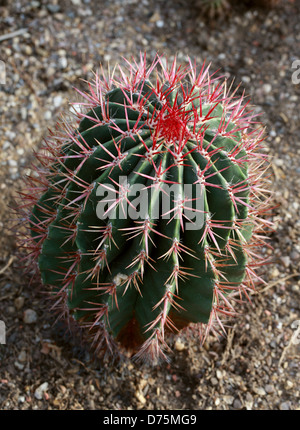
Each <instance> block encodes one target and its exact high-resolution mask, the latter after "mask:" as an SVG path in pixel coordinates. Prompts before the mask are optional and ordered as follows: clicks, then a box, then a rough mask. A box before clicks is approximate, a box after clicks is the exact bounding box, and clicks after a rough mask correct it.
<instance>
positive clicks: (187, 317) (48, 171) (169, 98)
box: [22, 55, 268, 360]
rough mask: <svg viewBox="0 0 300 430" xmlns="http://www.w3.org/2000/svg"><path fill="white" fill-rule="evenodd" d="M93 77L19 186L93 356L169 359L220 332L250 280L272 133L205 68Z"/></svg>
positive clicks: (62, 296) (60, 302) (65, 303)
mask: <svg viewBox="0 0 300 430" xmlns="http://www.w3.org/2000/svg"><path fill="white" fill-rule="evenodd" d="M125 61H126V66H125V68H124V67H123V68H121V67H119V68H115V70H114V72H113V73H109V72H108V73H107V74H104V73H103V71H102V69H101V73H99V74H98V73H95V74H94V80H93V81H92V82H90V83H88V92H86V93H85V92H81V91H79V90H77V91H78V93H79V94H80V97H82V102H81V103H76V106H77V110H76V114H75V119H74V118H72V119H68V120H67V119H65V118H63V119H62V120H61V121H60V122H59V123H58V124H57V126H56V130H55V131H53V132H51V133H50V135H49V137H48V138H47V139H46V140H45V145H44V148H43V150H42V151H41V152H40V153H39V154H38V156H37V159H38V165H36V167H33V170H32V174H31V175H30V176H29V178H28V190H27V192H24V193H22V197H23V200H24V201H25V204H24V202H23V208H24V209H25V212H26V215H25V217H24V219H25V222H26V223H27V225H28V226H29V235H28V238H27V241H25V242H24V244H25V246H26V247H27V248H28V249H29V251H30V252H29V253H28V254H29V259H30V265H31V266H32V262H33V261H34V262H36V263H37V268H38V271H39V273H40V275H41V279H42V282H43V284H44V286H45V287H46V289H47V291H49V294H50V297H51V298H52V299H53V303H52V304H51V309H53V310H55V311H56V312H57V313H58V317H59V318H63V319H66V320H68V321H69V322H71V321H72V322H74V321H75V322H76V325H77V326H78V327H80V328H81V329H82V331H83V332H85V334H86V335H87V338H88V339H89V342H90V344H91V346H92V348H93V349H94V350H95V351H96V353H101V352H102V351H109V352H112V353H114V351H118V350H119V349H120V348H121V349H122V347H125V348H133V350H134V354H135V357H137V358H143V357H149V358H150V360H156V359H158V358H166V357H167V355H168V350H170V347H169V345H168V336H167V335H168V333H169V332H170V331H171V332H175V333H176V331H179V330H181V329H182V328H184V327H196V328H197V329H198V328H200V330H199V333H200V335H201V336H202V337H203V336H204V337H205V336H206V335H207V333H209V332H211V331H213V332H220V331H223V330H224V325H223V321H224V318H225V319H226V318H228V317H230V316H233V315H234V314H235V310H234V307H233V304H234V300H240V298H241V295H242V293H245V294H246V296H247V291H248V290H250V289H251V288H253V287H254V285H253V284H254V281H255V278H257V275H255V272H254V269H255V266H257V265H260V264H261V261H262V260H261V259H260V258H259V257H258V256H257V252H256V250H255V247H257V246H259V247H261V246H262V244H263V243H264V242H263V238H264V230H265V228H266V227H267V224H268V223H267V221H264V220H263V219H261V214H262V213H263V212H264V211H265V210H266V207H267V202H268V195H267V194H268V191H267V190H266V189H265V186H264V185H263V184H264V182H265V170H266V156H265V154H264V152H263V145H262V143H263V132H264V131H263V129H262V126H261V125H260V124H259V123H258V122H257V121H256V116H255V114H254V113H253V111H251V110H250V109H249V107H248V102H245V100H244V97H243V96H238V95H237V90H235V91H233V90H232V89H231V87H230V86H228V84H227V82H226V80H225V79H223V78H217V77H216V76H215V74H211V73H210V70H209V66H206V65H203V66H202V68H199V69H197V68H196V65H195V64H194V63H193V62H192V61H191V60H190V61H189V62H188V65H187V66H186V67H184V68H183V67H178V66H177V65H176V61H175V60H174V61H173V62H172V63H169V64H168V62H167V61H166V60H165V58H163V57H160V56H157V57H156V58H155V60H154V61H153V62H152V63H151V64H150V65H147V62H146V56H144V55H141V56H140V58H139V59H138V61H135V60H132V61H127V60H125Z"/></svg>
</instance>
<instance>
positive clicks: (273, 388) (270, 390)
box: [265, 384, 275, 394]
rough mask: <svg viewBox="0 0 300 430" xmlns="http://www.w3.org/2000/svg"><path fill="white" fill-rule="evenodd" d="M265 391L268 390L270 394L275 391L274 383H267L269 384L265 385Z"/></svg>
mask: <svg viewBox="0 0 300 430" xmlns="http://www.w3.org/2000/svg"><path fill="white" fill-rule="evenodd" d="M265 391H266V393H268V394H271V393H274V391H275V387H274V385H271V384H267V385H266V386H265Z"/></svg>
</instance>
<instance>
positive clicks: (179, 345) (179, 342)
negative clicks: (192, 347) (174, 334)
mask: <svg viewBox="0 0 300 430" xmlns="http://www.w3.org/2000/svg"><path fill="white" fill-rule="evenodd" d="M175 349H176V351H183V350H184V349H185V345H184V343H183V342H182V340H181V339H177V340H176V342H175Z"/></svg>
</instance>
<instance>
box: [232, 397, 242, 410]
mask: <svg viewBox="0 0 300 430" xmlns="http://www.w3.org/2000/svg"><path fill="white" fill-rule="evenodd" d="M233 407H234V409H242V407H243V405H242V403H241V401H240V400H239V399H234V402H233Z"/></svg>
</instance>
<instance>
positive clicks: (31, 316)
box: [23, 309, 37, 324]
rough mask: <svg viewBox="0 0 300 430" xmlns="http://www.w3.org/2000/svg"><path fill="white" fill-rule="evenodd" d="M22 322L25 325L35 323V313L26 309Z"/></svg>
mask: <svg viewBox="0 0 300 430" xmlns="http://www.w3.org/2000/svg"><path fill="white" fill-rule="evenodd" d="M23 321H24V323H25V324H34V323H35V322H36V321H37V313H36V312H35V311H34V310H33V309H26V311H24V315H23Z"/></svg>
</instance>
